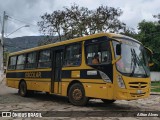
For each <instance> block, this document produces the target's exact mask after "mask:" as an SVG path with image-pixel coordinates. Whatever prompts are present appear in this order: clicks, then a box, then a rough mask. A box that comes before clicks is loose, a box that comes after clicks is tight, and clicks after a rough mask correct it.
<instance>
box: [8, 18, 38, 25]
mask: <svg viewBox="0 0 160 120" xmlns="http://www.w3.org/2000/svg"><path fill="white" fill-rule="evenodd" d="M8 18H10V19H12V20H16V21H19V22H22V23H26V24H28V25H32V26H37V25H34V24H32V23H28V22H26V21H23V20H19V19H17V18H13V17H11V16H8Z"/></svg>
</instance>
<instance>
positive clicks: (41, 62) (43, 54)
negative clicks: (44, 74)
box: [38, 49, 51, 68]
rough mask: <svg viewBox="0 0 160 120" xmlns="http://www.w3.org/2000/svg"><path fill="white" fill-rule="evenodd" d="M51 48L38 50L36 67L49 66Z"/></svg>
mask: <svg viewBox="0 0 160 120" xmlns="http://www.w3.org/2000/svg"><path fill="white" fill-rule="evenodd" d="M50 56H51V50H50V49H48V50H42V51H40V52H39V59H38V68H51V57H50Z"/></svg>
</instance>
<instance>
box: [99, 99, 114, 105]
mask: <svg viewBox="0 0 160 120" xmlns="http://www.w3.org/2000/svg"><path fill="white" fill-rule="evenodd" d="M101 100H102V101H103V102H104V103H105V104H111V103H114V102H115V101H116V100H107V99H101Z"/></svg>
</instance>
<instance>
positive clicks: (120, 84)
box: [117, 75, 126, 88]
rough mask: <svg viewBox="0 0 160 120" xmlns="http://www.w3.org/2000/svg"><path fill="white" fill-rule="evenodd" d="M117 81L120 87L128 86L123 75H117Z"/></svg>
mask: <svg viewBox="0 0 160 120" xmlns="http://www.w3.org/2000/svg"><path fill="white" fill-rule="evenodd" d="M117 82H118V86H119V87H120V88H126V87H125V84H124V81H123V79H122V77H121V76H120V75H118V77H117Z"/></svg>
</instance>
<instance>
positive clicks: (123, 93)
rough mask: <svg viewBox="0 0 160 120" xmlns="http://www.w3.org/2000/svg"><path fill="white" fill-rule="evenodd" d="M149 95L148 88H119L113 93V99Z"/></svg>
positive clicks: (128, 98)
mask: <svg viewBox="0 0 160 120" xmlns="http://www.w3.org/2000/svg"><path fill="white" fill-rule="evenodd" d="M149 95H150V89H139V90H137V89H136V90H135V89H120V90H118V91H117V92H116V94H115V99H118V100H136V99H141V98H147V97H149Z"/></svg>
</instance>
